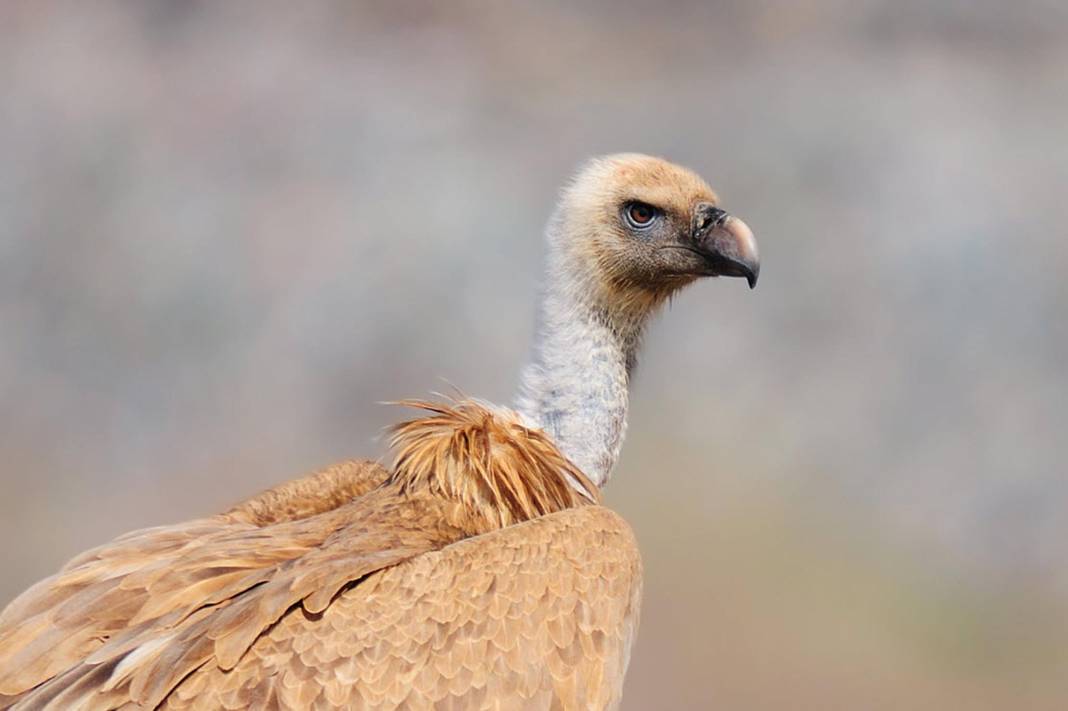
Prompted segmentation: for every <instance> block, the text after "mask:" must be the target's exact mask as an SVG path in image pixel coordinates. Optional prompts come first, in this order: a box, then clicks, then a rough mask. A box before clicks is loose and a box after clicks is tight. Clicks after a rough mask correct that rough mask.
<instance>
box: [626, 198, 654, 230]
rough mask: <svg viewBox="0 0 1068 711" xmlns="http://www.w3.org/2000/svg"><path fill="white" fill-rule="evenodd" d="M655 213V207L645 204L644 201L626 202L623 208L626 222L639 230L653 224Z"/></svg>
mask: <svg viewBox="0 0 1068 711" xmlns="http://www.w3.org/2000/svg"><path fill="white" fill-rule="evenodd" d="M657 214H658V210H657V209H656V208H655V207H653V206H652V205H646V204H645V203H644V202H632V203H628V204H627V205H626V207H625V208H624V209H623V216H624V217H625V218H626V220H627V224H629V225H630V226H631V227H633V228H635V229H639V230H641V229H644V228H646V227H648V226H649V225H651V224H653V220H655V219H656V216H657Z"/></svg>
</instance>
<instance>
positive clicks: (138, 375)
mask: <svg viewBox="0 0 1068 711" xmlns="http://www.w3.org/2000/svg"><path fill="white" fill-rule="evenodd" d="M573 5H574V4H572V3H563V2H553V3H536V4H535V3H530V4H507V5H506V4H502V3H465V2H453V3H447V4H443V3H416V2H408V1H407V0H405V1H401V2H390V3H376V4H374V5H370V4H368V5H364V4H354V3H348V2H336V3H329V2H317V3H284V2H273V3H266V2H256V3H252V2H247V3H241V2H237V3H226V4H218V3H200V2H178V1H174V2H154V3H134V2H126V3H108V2H103V3H93V4H91V5H90V4H89V3H40V2H30V1H26V2H7V3H4V4H3V6H2V8H0V541H3V542H2V543H0V552H2V561H3V570H4V572H3V575H2V576H0V604H2V603H6V601H8V600H10V599H11V598H12V597H14V596H15V595H16V594H17V593H18V592H19V591H21V590H22V589H23V588H25V587H26V586H27V585H29V584H30V583H31V582H33V581H35V580H37V579H39V578H41V577H43V576H45V575H47V574H49V573H51V572H53V571H54V570H55V569H56V568H57V567H58V566H59V565H61V564H62V563H63V562H64V561H65V560H67V559H68V558H69V557H70V556H72V555H73V554H75V553H77V552H79V551H81V550H83V549H85V548H86V547H88V546H91V545H95V544H98V543H102V542H104V541H106V540H108V539H109V538H111V537H112V536H115V535H116V534H119V533H121V532H124V531H127V530H130V529H134V528H138V527H143V526H147V525H153V524H159V523H164V522H173V521H180V520H183V519H188V518H191V517H196V516H200V515H204V514H208V513H212V512H215V511H217V510H220V509H221V508H223V507H226V506H228V505H230V504H231V503H233V502H235V501H236V500H239V499H241V498H242V497H245V496H247V495H250V494H252V493H254V492H256V491H258V490H260V489H263V488H265V487H268V486H271V485H273V484H275V483H278V482H280V481H282V480H285V479H287V478H290V477H292V476H295V475H297V474H299V473H302V472H304V471H307V470H309V469H312V468H315V467H318V466H320V465H325V464H328V463H330V462H332V461H335V460H338V459H342V458H345V457H349V456H358V457H359V456H381V455H383V454H384V447H383V443H382V438H381V431H382V428H383V427H384V426H385V425H387V424H388V423H390V422H393V421H395V420H396V419H397V418H398V417H399V416H400V414H401V413H399V412H397V411H395V410H394V409H391V408H389V407H385V406H381V405H379V404H376V403H377V402H378V401H382V400H389V399H394V398H400V397H408V396H422V395H425V394H427V393H428V392H429V391H432V390H441V389H443V388H445V387H446V386H445V384H444V381H443V379H447V381H448V382H450V383H453V384H455V385H456V386H458V387H460V388H462V389H463V390H464V391H466V392H468V393H471V394H476V395H479V396H482V397H485V398H488V399H491V400H494V401H497V402H507V401H509V400H510V398H511V396H512V394H513V388H514V384H515V382H516V378H517V374H518V371H519V368H520V365H521V363H522V361H523V359H524V357H525V355H526V353H527V349H528V347H529V343H530V339H531V333H532V328H533V316H534V311H535V298H536V293H537V288H538V280H539V277H540V272H541V260H542V256H543V245H542V242H541V238H540V232H541V228H542V225H543V224H544V221H545V220H546V218H547V216H548V214H549V211H550V209H551V206H552V204H553V201H554V196H555V192H556V190H557V188H558V186H559V185H560V183H561V182H562V181H563V180H564V179H565V178H566V177H567V176H568V175H569V174H570V173H571V172H572V171H573V169H574V168H575V166H576V165H577V164H578V163H580V162H581V161H582V160H584V159H585V158H586V157H588V156H590V155H593V154H598V153H603V152H609V151H620V150H627V151H644V152H649V153H655V154H661V155H663V156H665V157H668V158H670V159H673V160H676V161H678V162H681V163H684V164H686V165H688V166H691V167H693V168H695V169H696V170H697V171H699V172H700V173H702V174H703V175H704V176H706V177H707V178H708V180H709V181H710V182H711V183H712V184H713V186H714V187H716V188H717V189H718V191H719V192H720V194H721V197H722V199H723V204H724V206H725V207H726V208H727V209H729V210H731V211H732V212H734V213H736V214H738V215H739V216H742V217H743V218H744V219H745V220H747V221H748V222H749V224H750V225H752V226H753V228H754V230H755V231H756V233H757V236H758V239H759V240H760V247H761V251H762V256H763V274H762V276H761V282H760V286H759V288H758V289H757V290H756V291H754V292H749V291H748V290H747V289H746V288H745V285H744V284H743V283H741V282H739V281H737V280H730V281H728V280H720V281H709V282H707V283H702V284H700V285H698V286H696V287H695V288H691V289H690V290H688V291H687V292H685V293H684V294H682V295H681V296H680V297H679V298H678V299H677V300H676V301H675V303H674V304H673V306H672V308H671V309H670V311H669V312H668V313H665V314H664V315H663V316H662V317H661V318H660V319H659V320H658V321H657V323H656V324H655V326H654V327H653V328H652V329H651V332H650V333H649V334H648V341H647V348H646V352H645V356H644V359H643V362H642V364H641V368H640V371H639V373H638V377H637V380H636V382H635V385H634V389H633V399H632V416H631V425H630V431H629V432H630V433H629V436H628V441H627V444H626V446H625V448H624V452H623V460H622V463H621V465H620V466H619V468H618V470H617V472H616V476H615V478H614V480H613V482H612V484H611V486H610V487H609V489H608V491H607V501H608V503H609V504H610V505H611V506H613V507H615V508H617V509H618V510H620V511H621V512H622V513H623V514H624V515H625V516H626V517H627V518H628V519H629V520H630V521H631V522H632V524H633V525H634V527H635V529H636V532H637V535H638V538H639V541H640V543H641V546H642V549H643V553H644V556H645V564H646V596H645V602H644V608H643V619H642V629H641V634H640V637H639V641H638V645H637V648H636V651H635V654H634V656H633V659H632V664H631V671H630V674H629V677H628V681H627V692H626V696H625V700H624V708H625V709H632V710H634V709H653V708H672V709H704V708H709V709H713V708H732V709H777V708H794V709H802V708H804V709H828V708H843V709H844V708H864V709H883V708H886V709H890V708H894V709H951V708H952V709H957V708H960V709H964V708H968V709H1008V708H1013V709H1023V708H1027V709H1055V708H1056V709H1062V708H1065V706H1066V705H1068V515H1066V511H1068V473H1066V465H1065V455H1066V454H1068V443H1066V440H1068V239H1066V236H1068V235H1066V231H1065V224H1066V223H1068V195H1066V190H1068V116H1066V109H1068V71H1066V67H1068V41H1066V39H1065V37H1066V36H1068V34H1066V33H1068V5H1065V4H1064V3H1061V2H1056V1H1054V0H1049V1H1048V2H1043V1H1041V0H1024V1H1022V2H1016V3H1012V4H1009V3H1005V2H995V1H993V0H982V1H977V0H973V1H971V2H960V1H957V2H935V3H931V2H926V1H921V0H863V1H861V2H856V1H849V2H846V1H845V0H822V1H818V2H806V3H785V2H783V3H776V2H759V1H758V2H748V1H742V0H736V1H732V2H716V3H698V2H692V3H685V2H684V3H675V4H672V3H666V2H660V3H649V4H645V5H628V6H626V7H623V6H622V5H620V4H618V3H609V2H604V3H586V4H583V7H582V8H577V7H574V6H573Z"/></svg>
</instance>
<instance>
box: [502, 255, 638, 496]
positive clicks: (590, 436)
mask: <svg viewBox="0 0 1068 711" xmlns="http://www.w3.org/2000/svg"><path fill="white" fill-rule="evenodd" d="M549 242H550V254H549V269H548V275H547V279H546V283H545V291H544V294H543V296H542V302H541V308H540V312H539V329H538V333H537V338H536V340H535V344H534V349H533V353H532V355H531V359H530V361H529V362H528V363H527V365H526V367H525V368H524V369H523V372H522V376H521V379H520V387H519V394H518V396H517V398H516V403H515V406H516V410H517V411H518V412H519V413H520V414H521V415H522V416H523V417H524V418H525V419H526V420H527V421H528V422H529V423H530V424H532V425H533V426H536V427H539V428H541V429H542V430H544V431H545V432H546V433H547V434H548V435H549V436H550V437H552V439H553V441H554V442H555V443H556V445H557V446H558V447H559V448H560V449H561V451H562V452H563V453H564V454H565V455H566V456H567V457H568V458H569V459H570V460H571V461H572V462H574V463H575V464H576V465H577V466H578V467H579V468H580V469H581V470H582V471H583V472H584V473H585V474H586V476H587V477H589V479H590V480H591V481H593V483H595V484H596V485H597V486H598V487H602V486H604V485H605V483H606V482H607V481H608V479H609V477H610V476H611V474H612V469H613V468H614V467H615V464H616V461H617V460H618V459H619V452H620V449H621V447H622V445H623V436H624V434H625V432H626V429H627V386H628V384H629V380H630V375H631V371H632V370H633V368H634V366H635V364H636V359H637V350H638V345H639V342H640V340H641V332H642V327H643V325H644V322H645V320H646V317H647V315H648V311H649V309H645V308H643V309H640V310H631V311H630V312H629V313H628V310H626V309H612V308H609V307H608V306H607V305H606V304H605V303H604V299H603V298H602V297H601V296H599V291H600V290H599V289H598V286H597V285H596V284H595V283H594V282H593V281H592V278H591V277H590V276H588V274H587V272H588V269H583V268H581V266H580V265H579V264H576V260H577V257H575V256H573V255H569V254H568V253H567V252H566V250H565V249H561V248H560V245H559V244H558V243H556V244H554V240H553V239H552V235H551V234H550V240H549Z"/></svg>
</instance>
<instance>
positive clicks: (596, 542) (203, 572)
mask: <svg viewBox="0 0 1068 711" xmlns="http://www.w3.org/2000/svg"><path fill="white" fill-rule="evenodd" d="M545 232H546V239H547V245H548V246H547V255H548V258H547V261H548V266H547V270H546V274H545V280H544V288H543V295H542V297H541V303H540V310H539V327H538V330H537V336H536V339H535V344H534V347H533V349H532V352H531V356H530V359H529V361H528V363H527V364H526V366H525V367H524V369H523V370H522V373H521V376H520V384H519V390H518V395H517V397H516V399H515V401H514V403H513V405H512V407H510V408H508V407H499V406H495V405H491V404H489V403H486V402H484V401H480V400H475V399H465V398H462V397H460V396H456V397H455V398H453V399H446V398H442V399H440V400H437V401H405V402H404V404H406V405H408V406H411V407H413V408H415V414H414V415H413V417H412V419H410V420H407V421H405V422H401V423H400V424H398V425H396V426H395V427H394V428H393V430H392V438H391V447H392V450H393V454H394V459H393V462H392V466H391V467H390V468H386V467H383V466H381V465H380V464H378V463H376V462H373V461H348V462H344V463H341V464H337V465H334V466H332V467H329V468H327V469H324V470H322V471H319V472H316V473H313V474H310V475H308V476H304V477H302V478H298V479H294V480H292V481H290V482H288V483H285V484H282V485H280V486H277V487H275V488H273V489H270V490H268V491H266V492H264V493H261V494H259V495H258V496H254V497H253V498H250V499H248V500H247V501H244V502H242V503H240V504H238V505H236V506H234V507H233V508H231V509H230V510H228V511H226V512H224V513H220V514H218V515H214V516H209V517H206V518H200V519H196V520H193V521H188V522H185V523H179V524H175V525H168V526H161V527H157V528H149V529H145V530H141V531H135V532H132V533H128V534H126V535H123V536H120V537H118V538H116V539H115V540H113V541H111V542H110V543H106V544H104V545H102V546H100V547H98V548H94V549H92V550H90V551H87V552H85V553H83V554H81V555H79V556H78V557H76V558H75V559H74V560H72V561H70V562H69V563H68V564H67V565H66V566H65V567H64V568H63V569H62V570H60V571H59V572H58V573H56V574H55V575H53V576H52V577H50V578H47V579H45V580H42V581H40V582H39V583H37V584H36V585H34V586H33V587H31V588H30V589H28V590H26V591H25V592H24V593H22V594H21V595H20V596H19V597H17V598H16V599H15V600H14V601H12V602H11V603H10V604H9V605H8V606H7V607H6V608H5V609H4V610H3V612H2V614H0V708H4V709H7V708H12V709H63V710H70V709H89V710H91V709H120V708H121V709H175V710H176V709H333V708H351V709H611V708H617V707H618V705H619V703H620V697H621V694H622V685H623V677H624V673H625V672H626V669H627V664H628V661H629V658H630V650H631V646H632V644H633V643H634V639H635V635H636V632H637V628H638V614H639V603H640V598H641V585H642V580H641V576H642V567H641V558H640V556H639V554H638V548H637V545H636V543H635V539H634V536H633V534H632V532H631V530H630V528H629V527H628V525H627V523H626V522H625V521H624V520H623V519H622V518H621V517H620V516H619V515H618V514H616V513H614V512H613V511H611V510H610V509H608V508H606V507H604V506H602V505H601V503H600V501H601V495H600V491H601V488H602V487H603V486H604V485H605V483H606V482H607V481H608V479H609V476H610V474H611V472H612V469H613V467H614V466H615V464H616V460H617V459H618V457H619V453H620V446H621V444H622V442H623V436H624V431H625V429H626V416H627V389H628V382H629V380H630V377H631V374H632V372H633V370H634V368H635V364H636V359H637V352H638V349H639V344H640V342H641V339H642V331H643V328H644V327H645V325H646V323H647V322H648V321H649V318H650V316H651V315H652V314H654V313H655V312H656V311H657V308H658V307H659V306H660V305H662V304H664V303H665V301H667V300H668V298H669V297H670V296H671V295H672V294H673V293H675V292H676V291H677V290H678V289H680V288H682V287H683V286H685V285H687V284H689V283H691V282H693V281H694V280H696V279H698V278H700V277H704V276H738V277H744V278H745V279H746V280H747V281H748V283H749V286H750V287H753V286H754V285H755V284H756V281H757V276H758V273H759V261H758V257H757V247H756V242H755V241H754V238H753V234H752V232H751V231H750V229H749V228H748V227H747V226H746V224H745V223H744V222H742V221H741V220H740V219H738V218H735V217H733V216H731V215H729V214H728V213H727V212H725V211H724V210H722V209H721V208H720V207H719V204H718V199H717V197H716V195H715V193H714V192H713V191H712V190H711V189H710V188H709V187H708V185H707V184H706V183H705V182H704V181H703V180H702V179H701V178H700V177H698V176H697V175H696V174H695V173H693V172H691V171H689V170H687V169H685V168H682V167H679V166H677V165H674V164H672V163H669V162H667V161H665V160H662V159H659V158H654V157H650V156H646V155H640V154H619V155H611V156H606V157H601V158H596V159H593V160H591V161H589V162H588V163H586V164H585V165H584V166H583V167H582V168H581V169H580V170H579V171H578V172H577V174H576V175H575V177H574V178H573V179H572V180H571V181H570V182H569V183H568V185H567V186H566V187H565V188H564V189H563V190H562V192H561V195H560V198H559V202H558V205H557V207H556V209H555V211H554V213H553V215H552V217H551V219H550V220H549V223H548V226H547V227H546V230H545Z"/></svg>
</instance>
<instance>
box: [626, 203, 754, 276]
mask: <svg viewBox="0 0 1068 711" xmlns="http://www.w3.org/2000/svg"><path fill="white" fill-rule="evenodd" d="M619 221H620V224H621V226H622V229H623V232H624V234H625V235H626V237H627V242H629V244H627V245H626V247H625V249H627V251H628V252H629V255H628V256H629V258H630V260H629V261H630V262H631V264H632V265H633V269H631V270H630V274H629V275H628V277H629V280H630V281H632V282H638V283H640V284H643V285H646V286H648V287H651V288H654V289H659V288H677V287H679V286H682V285H684V284H686V283H688V282H690V281H692V280H694V279H696V278H699V277H706V276H732V277H745V279H746V281H748V283H749V286H750V288H753V287H755V286H756V282H757V278H758V276H759V274H760V262H759V257H758V256H757V251H756V242H755V241H754V239H753V233H752V232H751V231H750V230H749V227H748V226H747V225H746V224H745V223H744V222H742V221H741V220H739V219H738V218H736V217H732V216H731V215H730V214H728V213H727V212H726V211H724V210H722V209H720V208H719V207H717V206H716V205H714V204H713V203H711V202H698V203H697V204H695V205H694V206H693V208H692V209H691V210H689V211H688V212H687V213H681V212H680V211H678V210H674V209H671V208H670V207H662V206H658V205H656V204H653V203H648V202H643V201H640V200H626V201H624V202H623V203H622V204H621V205H620V206H619Z"/></svg>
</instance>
